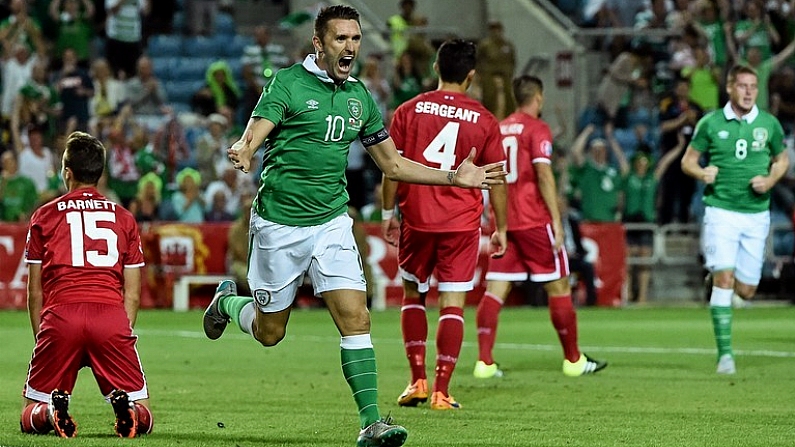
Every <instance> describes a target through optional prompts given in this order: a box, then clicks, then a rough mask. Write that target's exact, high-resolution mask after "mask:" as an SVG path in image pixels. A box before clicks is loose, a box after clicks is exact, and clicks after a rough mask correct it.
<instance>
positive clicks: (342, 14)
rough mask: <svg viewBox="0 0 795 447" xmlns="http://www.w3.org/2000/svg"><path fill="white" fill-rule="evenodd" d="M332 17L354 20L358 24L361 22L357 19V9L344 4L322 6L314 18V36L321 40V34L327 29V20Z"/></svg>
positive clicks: (323, 34) (324, 33)
mask: <svg viewBox="0 0 795 447" xmlns="http://www.w3.org/2000/svg"><path fill="white" fill-rule="evenodd" d="M334 19H342V20H356V23H358V24H359V26H362V23H361V21H360V19H359V11H357V10H356V9H354V8H352V7H350V6H346V5H332V6H326V7H325V8H322V9H321V10H320V12H319V13H317V17H316V18H315V36H317V37H319V38H320V40H323V36H325V35H326V31H328V22H329V21H331V20H334Z"/></svg>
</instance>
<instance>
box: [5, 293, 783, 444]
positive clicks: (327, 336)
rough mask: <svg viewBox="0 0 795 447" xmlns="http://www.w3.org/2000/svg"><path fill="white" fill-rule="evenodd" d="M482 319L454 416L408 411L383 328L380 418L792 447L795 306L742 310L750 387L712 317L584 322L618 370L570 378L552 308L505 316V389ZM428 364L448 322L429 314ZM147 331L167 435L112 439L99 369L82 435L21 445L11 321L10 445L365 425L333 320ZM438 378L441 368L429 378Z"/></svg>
mask: <svg viewBox="0 0 795 447" xmlns="http://www.w3.org/2000/svg"><path fill="white" fill-rule="evenodd" d="M474 312H475V311H474V309H472V308H469V309H467V311H466V332H465V344H464V347H463V349H462V351H461V356H460V358H459V362H458V368H457V370H456V373H455V375H454V376H453V380H452V383H451V388H450V390H451V393H452V394H453V395H454V396H455V397H456V399H457V400H458V401H459V402H461V404H462V407H463V408H462V409H461V410H459V411H455V412H431V411H430V410H428V408H427V404H425V406H420V407H418V408H400V407H398V406H397V405H396V403H395V400H396V398H397V396H398V394H400V392H401V391H403V388H404V387H405V386H406V383H407V382H408V380H409V372H408V366H407V362H406V360H405V358H404V352H403V347H402V342H401V336H400V327H399V313H398V311H397V310H389V311H386V312H382V313H374V314H373V331H372V333H373V340H374V343H375V347H376V356H377V359H378V368H379V373H380V377H379V384H380V399H379V401H380V405H381V411H382V413H383V414H384V415H386V414H387V413H389V412H391V413H392V416H393V417H394V418H395V419H396V420H397V421H398V422H399V423H401V424H403V425H405V426H406V428H408V430H409V438H408V441H407V442H406V445H408V446H440V447H441V446H570V447H578V446H582V447H597V446H666V447H667V446H705V447H711V446H715V447H735V446H736V447H746V446H760V447H761V446H766V447H768V446H792V445H795V307H791V306H790V307H774V308H771V307H761V306H756V307H752V308H748V309H739V310H735V319H734V346H735V351H736V354H737V369H738V373H737V374H736V375H735V376H730V377H726V376H718V375H716V374H715V352H714V342H713V338H712V329H711V324H710V317H709V311H708V310H707V308H706V307H690V308H630V309H622V310H616V309H580V310H579V311H578V315H579V323H580V331H579V332H580V337H579V338H580V344H581V347H582V348H583V351H585V352H587V353H588V354H589V355H591V356H593V357H596V358H599V359H606V360H608V361H609V362H610V366H609V367H608V368H607V369H606V370H604V371H602V372H600V373H599V374H597V375H595V376H588V377H581V378H575V379H572V378H567V377H564V376H563V374H562V373H561V370H560V368H561V362H562V354H561V350H560V347H559V344H558V341H557V338H556V335H555V333H554V331H553V329H552V326H551V324H550V322H549V316H548V313H547V309H545V308H541V309H539V308H509V309H505V310H503V312H502V315H501V320H500V326H499V336H498V344H497V346H496V349H495V358H496V359H497V361H498V362H499V363H500V364H501V366H502V368H503V370H504V371H505V373H506V375H505V377H503V378H501V379H494V380H486V381H483V380H478V379H475V378H473V377H472V367H473V365H474V363H475V360H477V344H476V333H475V314H474ZM429 316H430V320H431V321H430V328H431V334H430V342H429V346H428V353H429V356H428V358H429V363H430V364H431V365H432V364H433V355H434V352H435V349H434V344H433V330H434V329H435V327H436V319H437V318H438V313H437V310H436V309H430V310H429ZM136 332H137V333H138V334H139V336H140V339H139V343H138V348H139V352H140V355H141V359H142V361H143V364H144V368H145V370H146V373H147V381H148V385H149V390H150V393H151V396H152V398H151V404H152V410H153V413H154V417H155V430H154V433H153V434H151V435H149V436H146V437H143V438H140V439H137V440H126V439H118V438H115V437H114V435H113V413H112V410H111V408H110V405H108V404H106V403H105V402H104V400H102V398H101V396H100V395H99V391H98V389H97V386H96V384H95V382H94V380H93V377H92V376H91V373H90V371H89V370H87V369H84V370H82V371H81V373H80V377H79V379H78V384H77V387H76V388H75V390H74V396H73V398H72V404H71V407H70V411H71V413H72V415H73V416H74V418H75V419H76V420H77V423H78V437H77V438H75V439H71V440H61V439H57V438H55V437H54V436H52V435H45V436H35V435H22V434H21V433H20V432H19V411H20V401H21V398H20V391H21V388H22V385H23V382H24V379H25V374H26V371H27V362H28V360H29V359H30V353H31V350H32V347H33V336H32V334H31V330H30V327H29V323H28V318H27V314H25V313H23V312H0V343H1V346H2V348H0V360H2V368H0V446H2V447H12V446H13V447H22V446H36V447H39V446H41V447H48V446H64V445H69V446H117V445H132V444H136V445H141V446H148V447H149V446H151V447H167V446H168V447H172V446H208V447H209V446H213V447H216V446H218V447H226V446H228V447H253V446H274V447H275V446H282V447H310V446H312V447H315V446H317V447H320V446H323V447H325V446H335V447H336V446H353V445H355V440H356V435H357V433H358V417H357V416H356V410H355V405H354V403H353V399H351V397H350V391H349V389H348V387H347V385H346V384H345V382H344V380H343V378H342V373H341V371H340V363H339V336H338V334H337V332H336V329H335V328H334V325H333V323H332V321H331V318H330V317H329V316H328V314H327V312H326V311H325V310H296V311H295V312H294V313H293V316H292V318H291V321H290V325H289V327H288V336H287V338H286V339H285V340H284V341H283V342H282V343H281V344H280V345H279V346H276V347H274V348H263V347H261V346H260V345H259V344H258V343H256V342H255V341H253V340H252V339H250V338H249V337H248V336H246V335H245V334H243V333H241V332H238V331H237V329H236V328H234V327H232V326H230V327H229V328H228V329H227V333H226V334H224V336H223V337H222V338H221V339H219V340H217V341H210V340H206V339H205V338H204V335H203V333H202V330H201V314H200V312H198V311H193V312H189V313H184V314H180V313H172V312H170V311H145V312H142V313H141V315H140V316H139V318H138V325H137V328H136ZM428 374H429V376H431V377H432V376H433V371H432V366H431V367H429V370H428Z"/></svg>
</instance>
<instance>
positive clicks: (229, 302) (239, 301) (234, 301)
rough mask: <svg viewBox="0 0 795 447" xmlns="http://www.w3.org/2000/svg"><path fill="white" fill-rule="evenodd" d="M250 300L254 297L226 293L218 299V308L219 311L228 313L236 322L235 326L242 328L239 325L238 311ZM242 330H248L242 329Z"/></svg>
mask: <svg viewBox="0 0 795 447" xmlns="http://www.w3.org/2000/svg"><path fill="white" fill-rule="evenodd" d="M252 301H254V298H252V297H250V296H235V295H227V296H225V297H222V298H221V299H219V300H218V308H219V309H221V312H223V313H224V314H226V315H228V316H229V318H231V319H232V321H234V322H235V324H237V327H239V328H240V329H241V330H243V328H242V326H240V311H241V310H243V308H244V307H245V306H246V304H248V303H250V302H252ZM243 332H248V331H246V330H243Z"/></svg>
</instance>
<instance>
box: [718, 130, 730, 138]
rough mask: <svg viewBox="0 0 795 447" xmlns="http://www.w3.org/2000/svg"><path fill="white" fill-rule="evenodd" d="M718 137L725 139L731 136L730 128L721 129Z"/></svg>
mask: <svg viewBox="0 0 795 447" xmlns="http://www.w3.org/2000/svg"><path fill="white" fill-rule="evenodd" d="M718 138H720V139H721V140H725V139H727V138H729V131H728V130H721V131H720V132H718Z"/></svg>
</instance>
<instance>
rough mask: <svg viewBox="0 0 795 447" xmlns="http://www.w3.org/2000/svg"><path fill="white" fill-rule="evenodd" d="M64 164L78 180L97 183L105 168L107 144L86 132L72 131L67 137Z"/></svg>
mask: <svg viewBox="0 0 795 447" xmlns="http://www.w3.org/2000/svg"><path fill="white" fill-rule="evenodd" d="M63 165H64V168H69V169H70V170H71V171H72V174H73V175H74V179H75V181H76V182H78V183H82V184H84V185H96V184H97V182H98V181H99V178H100V177H101V176H102V172H103V171H104V170H105V146H103V145H102V143H100V141H99V140H98V139H96V138H94V137H92V136H91V135H89V134H87V133H85V132H72V133H71V134H70V135H69V136H68V137H67V138H66V150H65V151H64V157H63Z"/></svg>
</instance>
